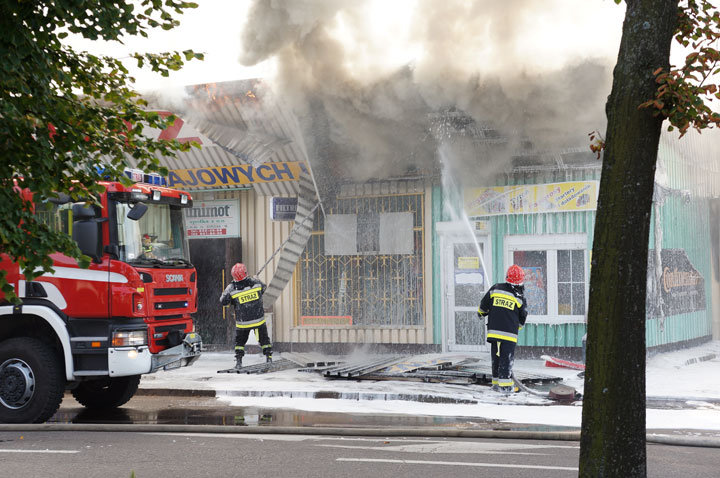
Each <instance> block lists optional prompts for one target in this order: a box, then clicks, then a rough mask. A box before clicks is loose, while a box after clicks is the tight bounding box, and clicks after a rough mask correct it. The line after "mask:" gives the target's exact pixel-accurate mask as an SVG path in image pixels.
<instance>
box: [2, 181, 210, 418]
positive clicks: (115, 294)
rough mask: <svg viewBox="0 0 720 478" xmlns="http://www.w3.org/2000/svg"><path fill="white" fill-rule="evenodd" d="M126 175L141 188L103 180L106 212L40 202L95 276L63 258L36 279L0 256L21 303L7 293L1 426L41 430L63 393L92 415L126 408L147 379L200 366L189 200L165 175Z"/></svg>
mask: <svg viewBox="0 0 720 478" xmlns="http://www.w3.org/2000/svg"><path fill="white" fill-rule="evenodd" d="M126 173H127V174H128V176H129V177H131V179H133V180H134V181H136V183H135V184H134V185H132V186H129V187H126V186H124V185H123V184H122V183H120V182H117V181H106V182H103V183H102V185H104V186H105V192H104V193H102V194H101V195H100V197H99V198H98V199H99V201H98V203H99V205H100V206H92V207H88V206H86V204H85V203H84V202H77V203H73V202H71V201H70V199H69V198H68V197H60V198H54V199H52V200H39V199H38V198H33V205H34V208H35V214H36V215H37V216H38V217H39V218H40V219H41V220H42V221H44V222H46V223H47V224H48V225H49V226H50V227H52V228H55V229H57V230H62V231H64V232H66V233H67V234H69V235H70V236H71V237H72V238H73V239H74V240H75V241H76V242H77V244H78V246H79V247H80V250H81V251H82V252H83V253H84V254H85V255H87V256H89V257H90V258H92V262H91V264H90V267H89V268H87V269H83V268H80V267H79V266H78V264H77V261H76V260H74V259H72V258H70V257H68V256H65V255H63V254H61V253H56V254H52V256H51V257H52V259H53V268H54V271H53V272H52V273H46V274H43V275H42V276H39V277H37V278H35V279H34V280H32V281H27V280H25V277H24V275H23V274H22V271H21V270H20V268H19V266H18V264H17V263H16V262H14V261H12V260H11V259H10V258H9V257H8V256H7V255H5V254H3V255H0V270H5V271H6V273H7V279H8V282H9V283H10V284H12V285H13V286H14V288H15V293H16V294H17V296H18V297H19V298H20V299H21V302H20V303H19V304H13V303H10V302H9V301H7V300H5V297H4V295H2V293H0V422H3V423H31V422H34V423H39V422H44V421H46V420H48V419H49V418H50V417H52V416H53V415H54V414H55V412H56V411H57V409H58V408H59V406H60V403H61V401H62V397H63V393H64V391H65V390H66V389H69V390H71V393H72V395H73V396H74V397H75V399H76V400H77V401H78V402H80V403H81V404H82V405H84V406H85V407H88V408H114V407H118V406H120V405H123V404H124V403H126V402H127V401H128V400H130V398H131V397H132V396H133V395H134V394H135V392H136V391H137V389H138V384H139V382H140V376H141V375H142V374H146V373H152V372H155V371H157V370H161V369H165V370H167V369H171V368H176V367H181V366H187V365H190V364H192V363H193V362H194V361H195V360H197V359H198V358H199V356H200V351H201V348H202V342H201V340H200V337H199V335H198V334H197V333H195V329H194V324H193V319H192V317H191V315H190V314H192V313H194V312H195V311H196V310H197V289H196V283H197V277H196V271H195V268H194V267H193V265H192V264H191V263H190V261H189V252H188V242H187V238H186V237H185V225H184V214H183V209H185V208H188V207H191V206H192V198H191V197H190V195H189V194H188V193H186V192H184V191H178V190H175V189H170V188H167V187H165V186H164V178H161V177H160V176H157V175H148V174H144V173H142V172H140V171H137V170H130V171H127V172H126ZM21 193H22V194H28V195H29V194H30V193H28V192H27V191H22V192H21ZM27 253H28V254H32V251H28V252H27Z"/></svg>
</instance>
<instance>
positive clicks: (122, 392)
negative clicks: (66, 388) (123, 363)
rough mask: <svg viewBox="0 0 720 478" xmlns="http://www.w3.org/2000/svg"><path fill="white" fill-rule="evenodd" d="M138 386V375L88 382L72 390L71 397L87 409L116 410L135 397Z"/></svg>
mask: <svg viewBox="0 0 720 478" xmlns="http://www.w3.org/2000/svg"><path fill="white" fill-rule="evenodd" d="M139 384H140V375H131V376H129V377H106V378H101V379H98V380H88V381H87V382H82V383H80V385H78V386H77V388H75V389H74V390H72V396H73V397H75V400H77V401H78V402H80V404H81V405H83V406H85V407H87V408H93V409H102V408H116V407H119V406H120V405H124V404H126V403H127V402H128V400H130V399H131V398H132V397H133V395H135V392H137V389H138V385H139Z"/></svg>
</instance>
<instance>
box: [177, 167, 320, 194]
mask: <svg viewBox="0 0 720 478" xmlns="http://www.w3.org/2000/svg"><path fill="white" fill-rule="evenodd" d="M305 172H307V169H306V166H305V163H302V162H299V161H298V162H288V163H265V164H261V165H260V166H258V167H254V166H252V165H250V164H240V165H235V166H214V167H211V168H197V169H171V170H170V174H169V175H168V185H169V186H170V187H171V188H172V187H182V188H183V189H192V188H213V187H220V186H243V185H248V184H254V183H270V182H277V181H297V180H298V179H299V178H300V174H301V173H305Z"/></svg>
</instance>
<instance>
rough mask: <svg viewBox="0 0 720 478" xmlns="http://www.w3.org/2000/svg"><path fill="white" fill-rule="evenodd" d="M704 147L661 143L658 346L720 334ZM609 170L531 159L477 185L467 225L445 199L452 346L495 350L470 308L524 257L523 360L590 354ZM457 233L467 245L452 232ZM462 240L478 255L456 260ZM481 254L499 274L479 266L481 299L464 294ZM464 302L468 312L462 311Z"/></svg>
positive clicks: (654, 285)
mask: <svg viewBox="0 0 720 478" xmlns="http://www.w3.org/2000/svg"><path fill="white" fill-rule="evenodd" d="M684 140H685V139H683V140H682V141H684ZM693 153H694V154H695V157H692V156H691V155H690V150H687V149H678V146H677V140H671V139H670V138H665V139H664V141H663V145H662V146H661V149H660V157H659V161H658V164H659V168H658V176H657V179H656V183H657V184H656V193H655V198H654V202H653V204H654V206H653V214H652V218H651V220H652V227H651V237H650V243H649V249H650V252H649V262H648V264H649V266H648V277H647V283H648V299H647V317H648V318H647V336H646V342H647V346H648V349H649V350H651V351H652V350H663V349H669V348H677V347H680V346H683V345H686V344H692V343H696V342H702V341H706V340H710V339H711V338H712V336H713V331H714V332H715V334H716V335H717V333H718V319H717V317H716V316H717V315H718V314H717V310H718V306H717V304H718V302H717V297H718V292H717V289H718V285H717V284H718V280H717V271H718V265H719V263H718V254H717V250H718V247H719V246H720V244H718V237H719V236H720V233H718V225H717V223H718V221H717V219H715V218H713V217H711V210H712V207H711V205H712V204H713V202H712V201H713V200H712V199H711V197H712V194H713V191H714V187H715V186H714V185H715V184H716V179H717V177H718V176H717V173H715V172H711V171H708V170H707V169H706V168H705V167H704V166H706V165H707V164H708V161H707V160H704V159H703V158H704V156H703V154H702V151H701V152H700V153H698V151H697V150H693ZM575 156H577V154H575ZM689 156H690V157H689ZM693 165H694V166H693ZM600 167H601V165H600V162H599V161H597V160H595V161H594V162H593V161H583V162H580V163H578V162H576V163H574V164H573V163H571V161H567V162H566V163H565V167H563V168H560V167H552V166H544V165H536V166H531V167H527V166H525V167H522V166H521V167H516V168H514V169H513V170H512V171H510V172H507V173H504V174H502V175H499V176H498V177H496V178H495V181H494V184H492V185H483V186H482V187H474V188H473V187H470V188H465V189H464V194H463V198H462V208H463V212H464V213H465V214H466V216H467V221H466V223H467V224H466V225H463V224H460V222H459V221H457V220H455V221H448V214H447V213H444V211H446V210H447V204H442V202H443V199H447V195H445V196H443V195H442V194H437V195H436V196H435V197H436V200H437V203H436V204H434V205H433V212H434V214H433V220H434V222H435V233H436V235H435V241H436V242H435V248H434V262H435V266H436V268H437V269H438V270H440V271H442V273H441V274H438V276H439V277H441V280H442V281H441V282H440V283H438V284H436V286H435V289H434V293H433V297H434V301H435V304H434V313H435V316H436V318H437V320H436V327H435V339H436V341H438V342H439V343H440V344H441V345H442V348H443V350H449V351H452V350H463V349H469V350H473V349H474V350H478V351H481V350H486V346H485V345H484V344H483V343H482V342H484V336H483V334H484V331H483V330H482V327H481V328H480V329H479V330H478V322H479V321H478V319H477V318H476V316H474V314H472V313H471V312H470V308H469V307H470V305H471V304H472V305H474V306H475V309H476V308H477V304H478V303H479V300H480V298H481V297H482V291H484V290H486V289H487V287H488V286H489V285H491V284H492V283H495V282H501V281H503V280H504V272H505V270H506V269H507V267H509V265H511V264H513V263H514V264H518V265H520V266H521V267H523V269H524V270H525V274H526V277H525V288H526V297H527V299H528V304H529V316H528V321H527V324H526V326H525V327H524V329H523V330H522V331H521V333H520V336H519V340H518V344H519V345H520V346H521V349H519V350H520V351H521V352H519V353H520V354H521V356H539V355H541V354H544V353H559V354H561V355H564V356H573V357H576V358H579V357H580V354H581V346H582V338H583V336H584V335H585V333H586V319H587V304H588V293H589V280H590V258H591V253H592V241H593V235H594V223H595V213H596V208H597V190H598V188H599V179H600ZM693 174H694V176H693ZM698 175H703V176H705V177H706V178H707V183H708V185H707V186H706V188H707V189H706V190H699V189H698V188H697V184H696V180H697V177H698ZM691 176H692V177H691ZM713 181H715V182H713ZM453 207H460V206H458V205H457V204H454V205H453ZM453 229H454V230H455V231H456V232H455V234H456V236H457V237H458V239H456V240H453V239H452V238H451V235H449V233H448V232H447V231H450V230H453ZM470 230H472V235H471V233H470V232H469V231H470ZM470 238H474V239H475V241H476V244H473V241H472V240H471V239H470ZM458 241H459V243H460V244H461V247H463V246H462V243H463V241H464V243H467V246H466V247H469V246H473V247H474V249H475V251H474V252H473V251H471V252H467V251H466V252H465V253H463V254H462V255H459V256H458V255H451V254H450V253H449V252H448V250H447V249H448V247H455V248H457V247H458V246H457V244H458ZM448 244H453V245H452V246H448ZM477 251H480V252H477ZM656 251H659V253H658V252H656ZM481 254H482V257H483V258H484V262H485V267H486V270H487V275H488V276H489V280H488V281H487V282H486V283H483V280H482V277H481V276H482V274H481V272H482V271H480V270H478V271H477V274H476V275H475V276H474V277H475V279H474V281H475V285H474V291H473V292H472V294H471V295H472V296H474V297H473V298H474V304H473V301H472V300H469V299H468V298H464V297H463V296H462V294H460V295H458V294H457V293H455V291H457V290H458V288H459V287H460V288H465V289H467V287H468V286H467V285H463V284H464V283H467V282H468V280H469V278H472V277H473V275H472V272H474V271H472V270H468V271H467V272H470V273H471V274H467V273H463V272H464V271H463V267H466V266H467V265H468V264H471V265H472V260H475V261H476V262H475V264H477V263H479V262H480V261H479V260H478V258H479V256H480V255H481ZM470 258H475V259H470ZM480 284H482V285H480ZM458 297H460V298H459V299H458ZM461 305H462V306H467V307H466V308H465V309H462V310H461V309H459V308H458V307H459V306H461ZM713 306H714V308H713ZM714 310H715V312H714ZM459 324H462V325H459ZM468 337H471V339H469V338H468ZM461 340H465V341H466V342H468V343H466V344H461V343H460V341H461ZM473 344H475V346H474V347H473ZM459 345H462V346H459Z"/></svg>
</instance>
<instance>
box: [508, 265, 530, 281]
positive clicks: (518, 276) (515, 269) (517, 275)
mask: <svg viewBox="0 0 720 478" xmlns="http://www.w3.org/2000/svg"><path fill="white" fill-rule="evenodd" d="M524 281H525V271H523V270H522V268H521V267H520V266H518V265H515V264H513V265H511V266H510V267H508V270H507V274H505V282H507V283H509V284H513V285H522V284H523V282H524Z"/></svg>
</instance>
